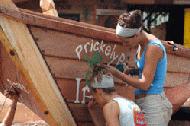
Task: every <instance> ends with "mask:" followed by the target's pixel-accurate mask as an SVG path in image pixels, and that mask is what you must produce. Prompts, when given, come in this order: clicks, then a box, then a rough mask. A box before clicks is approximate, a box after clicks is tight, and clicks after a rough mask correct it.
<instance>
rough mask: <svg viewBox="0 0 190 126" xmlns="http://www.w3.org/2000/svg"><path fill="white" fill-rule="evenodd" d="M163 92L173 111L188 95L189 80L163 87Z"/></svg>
mask: <svg viewBox="0 0 190 126" xmlns="http://www.w3.org/2000/svg"><path fill="white" fill-rule="evenodd" d="M165 93H166V96H167V98H168V99H169V101H170V102H171V103H172V105H173V112H176V111H177V110H178V109H179V108H180V107H181V105H183V104H184V102H185V101H186V100H187V99H188V98H189V97H190V81H189V82H186V83H181V84H180V85H177V86H175V87H168V88H165Z"/></svg>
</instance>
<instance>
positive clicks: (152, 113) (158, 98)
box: [107, 10, 172, 126]
mask: <svg viewBox="0 0 190 126" xmlns="http://www.w3.org/2000/svg"><path fill="white" fill-rule="evenodd" d="M116 35H117V36H118V37H119V38H120V39H121V40H122V41H123V46H125V47H130V48H135V47H137V46H138V45H139V47H141V49H140V51H138V54H137V56H136V58H135V61H136V64H137V67H138V69H139V78H134V77H132V76H129V75H127V74H125V73H122V72H120V71H118V70H116V69H115V68H114V67H111V66H107V69H109V70H110V72H111V73H112V74H113V75H114V76H116V77H117V78H119V79H121V80H123V81H125V82H126V83H127V84H129V85H131V86H133V87H135V88H137V90H136V91H135V98H136V103H137V104H138V105H139V106H140V107H141V109H142V111H143V112H144V113H145V118H146V119H147V122H148V126H167V125H168V122H169V120H170V118H171V114H172V105H171V103H170V102H169V101H168V99H167V98H166V97H165V93H164V83H165V78H166V73H167V55H166V50H165V47H164V46H163V44H162V43H161V41H160V40H159V39H157V38H156V37H155V36H154V35H152V34H148V33H147V32H145V31H143V30H142V15H141V11H140V10H135V11H131V12H129V13H124V14H122V15H120V17H119V20H118V24H117V26H116Z"/></svg>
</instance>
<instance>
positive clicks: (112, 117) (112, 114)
mask: <svg viewBox="0 0 190 126" xmlns="http://www.w3.org/2000/svg"><path fill="white" fill-rule="evenodd" d="M103 114H104V118H105V120H106V126H119V105H118V104H117V103H116V102H114V101H113V102H110V103H107V104H106V105H105V106H104V107H103Z"/></svg>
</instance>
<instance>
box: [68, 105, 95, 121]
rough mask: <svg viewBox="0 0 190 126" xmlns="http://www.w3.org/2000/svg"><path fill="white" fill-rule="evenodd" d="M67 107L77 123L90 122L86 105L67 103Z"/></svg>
mask: <svg viewBox="0 0 190 126" xmlns="http://www.w3.org/2000/svg"><path fill="white" fill-rule="evenodd" d="M68 106H69V108H70V110H71V112H72V114H73V115H74V118H75V120H76V121H77V122H86V123H87V122H92V118H91V116H90V113H89V111H88V107H87V104H74V103H68Z"/></svg>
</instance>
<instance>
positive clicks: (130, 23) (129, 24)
mask: <svg viewBox="0 0 190 126" xmlns="http://www.w3.org/2000/svg"><path fill="white" fill-rule="evenodd" d="M118 23H119V25H121V26H122V27H125V28H140V27H142V26H143V23H142V12H141V10H134V11H130V12H126V13H123V14H121V15H120V16H119V20H118Z"/></svg>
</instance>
